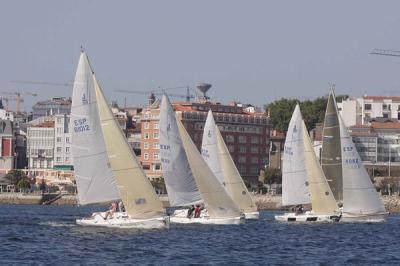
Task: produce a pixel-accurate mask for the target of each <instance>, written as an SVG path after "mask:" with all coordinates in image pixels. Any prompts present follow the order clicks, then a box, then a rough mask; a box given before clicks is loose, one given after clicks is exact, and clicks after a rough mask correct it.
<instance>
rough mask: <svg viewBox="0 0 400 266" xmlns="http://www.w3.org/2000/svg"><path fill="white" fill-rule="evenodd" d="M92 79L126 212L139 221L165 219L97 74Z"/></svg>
mask: <svg viewBox="0 0 400 266" xmlns="http://www.w3.org/2000/svg"><path fill="white" fill-rule="evenodd" d="M93 79H94V86H95V90H96V98H97V104H98V108H99V117H100V121H101V126H102V130H103V135H104V142H105V144H106V150H107V153H108V158H109V162H110V166H111V169H112V170H113V173H114V175H115V179H116V181H117V184H118V189H119V191H120V195H121V199H122V202H123V203H124V206H125V210H126V212H127V213H128V214H129V215H130V217H131V218H137V219H148V218H154V217H160V216H163V215H164V213H165V212H164V209H163V206H162V203H161V201H160V200H159V198H158V196H157V194H156V192H155V190H154V188H153V186H152V185H151V183H150V181H149V179H148V178H147V177H146V175H145V174H144V172H143V169H142V167H141V166H140V164H139V162H138V161H137V159H136V155H135V154H134V153H133V151H132V149H131V147H130V145H129V144H128V142H127V141H126V138H125V135H124V133H123V132H122V129H121V127H120V126H119V123H118V122H117V121H116V119H115V117H114V115H113V113H112V112H111V110H110V108H109V106H108V104H107V102H106V99H105V98H104V95H103V92H102V90H101V88H100V86H99V85H98V83H97V81H96V78H95V76H94V75H93Z"/></svg>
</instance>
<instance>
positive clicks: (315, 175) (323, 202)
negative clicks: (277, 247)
mask: <svg viewBox="0 0 400 266" xmlns="http://www.w3.org/2000/svg"><path fill="white" fill-rule="evenodd" d="M302 126H303V140H304V158H305V165H306V169H307V176H308V180H309V184H310V186H309V187H310V194H311V205H312V210H313V212H314V213H315V214H335V213H337V212H339V209H338V204H337V203H336V200H335V198H334V197H333V194H332V191H331V188H330V187H329V185H328V182H327V181H326V177H325V175H324V172H323V171H322V168H321V165H320V164H319V161H318V158H317V156H316V155H315V152H314V148H313V146H312V144H311V140H310V136H309V135H308V133H307V128H306V125H305V124H304V121H303V123H302Z"/></svg>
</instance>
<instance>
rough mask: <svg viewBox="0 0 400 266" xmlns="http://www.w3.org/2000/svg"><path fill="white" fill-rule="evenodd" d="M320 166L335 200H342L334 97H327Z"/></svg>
mask: <svg viewBox="0 0 400 266" xmlns="http://www.w3.org/2000/svg"><path fill="white" fill-rule="evenodd" d="M321 166H322V170H323V171H324V173H325V176H326V178H327V180H328V184H329V186H330V187H331V190H332V192H333V195H334V196H335V199H336V200H337V201H338V202H340V201H342V200H343V177H342V155H341V148H340V128H339V119H338V111H337V107H336V100H335V95H334V93H333V92H331V94H330V95H329V98H328V105H327V106H326V113H325V121H324V128H323V132H322V152H321Z"/></svg>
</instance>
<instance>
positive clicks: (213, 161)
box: [201, 110, 259, 219]
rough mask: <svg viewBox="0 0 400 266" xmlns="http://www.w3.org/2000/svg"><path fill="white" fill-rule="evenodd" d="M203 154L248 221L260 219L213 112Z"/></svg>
mask: <svg viewBox="0 0 400 266" xmlns="http://www.w3.org/2000/svg"><path fill="white" fill-rule="evenodd" d="M201 154H202V156H203V158H204V160H205V161H206V163H207V165H208V166H209V167H210V169H211V170H212V172H213V173H214V175H215V176H216V177H217V179H218V181H219V182H220V184H221V185H222V186H223V187H224V188H225V189H226V191H227V192H228V194H229V196H230V197H231V198H232V200H233V201H234V202H235V204H236V205H237V206H238V207H239V208H240V210H241V211H242V212H243V213H244V215H245V218H246V219H258V218H259V212H258V211H257V206H256V205H255V204H254V201H253V199H252V198H251V196H250V193H249V191H248V190H247V188H246V185H245V184H244V182H243V179H242V177H241V176H240V174H239V171H238V170H237V168H236V166H235V163H234V162H233V160H232V157H231V155H230V153H229V150H228V148H227V146H226V144H225V142H224V139H223V138H222V135H221V132H220V130H219V128H218V126H217V125H216V124H215V120H214V117H213V114H212V111H211V110H209V111H208V114H207V119H206V123H205V125H204V131H203V141H202V146H201Z"/></svg>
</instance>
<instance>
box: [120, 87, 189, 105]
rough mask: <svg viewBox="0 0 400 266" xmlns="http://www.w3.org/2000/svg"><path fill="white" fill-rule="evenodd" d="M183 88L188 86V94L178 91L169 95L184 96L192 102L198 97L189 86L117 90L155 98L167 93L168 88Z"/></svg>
mask: <svg viewBox="0 0 400 266" xmlns="http://www.w3.org/2000/svg"><path fill="white" fill-rule="evenodd" d="M181 88H186V95H184V94H176V93H168V94H167V95H168V96H169V97H174V98H182V99H186V102H190V100H191V99H194V98H196V96H195V95H193V94H191V93H190V88H189V87H175V88H164V89H162V88H159V89H156V90H151V91H132V90H115V91H116V92H121V93H133V94H143V95H148V96H149V98H152V99H154V98H155V96H156V95H157V96H161V95H163V94H165V91H167V90H172V89H181Z"/></svg>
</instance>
